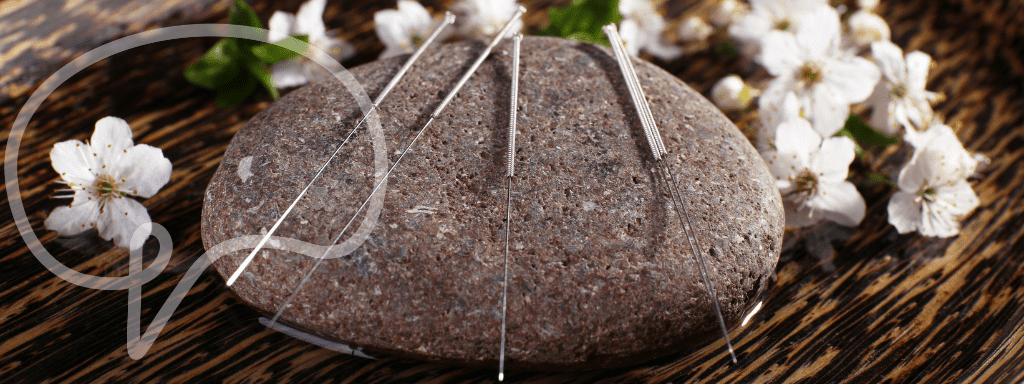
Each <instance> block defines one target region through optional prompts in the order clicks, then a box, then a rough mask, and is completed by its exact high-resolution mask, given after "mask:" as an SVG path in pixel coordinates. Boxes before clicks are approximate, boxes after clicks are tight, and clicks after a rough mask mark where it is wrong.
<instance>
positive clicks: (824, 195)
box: [807, 181, 867, 227]
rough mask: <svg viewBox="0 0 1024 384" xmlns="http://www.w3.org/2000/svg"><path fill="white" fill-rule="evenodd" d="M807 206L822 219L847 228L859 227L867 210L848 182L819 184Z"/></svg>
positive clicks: (861, 198)
mask: <svg viewBox="0 0 1024 384" xmlns="http://www.w3.org/2000/svg"><path fill="white" fill-rule="evenodd" d="M807 205H808V206H810V207H811V208H812V209H813V210H814V212H815V215H820V216H821V218H822V219H825V220H828V221H831V222H833V223H836V224H839V225H842V226H847V227H856V226H858V225H860V222H861V221H862V220H864V213H865V212H866V210H867V205H866V204H865V203H864V197H863V196H861V195H860V192H858V191H857V187H855V186H854V185H853V183H851V182H849V181H843V182H841V183H826V182H819V183H818V193H817V194H816V195H815V196H814V198H813V199H811V200H810V201H808V202H807Z"/></svg>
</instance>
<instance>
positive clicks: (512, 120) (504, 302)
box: [498, 33, 523, 381]
mask: <svg viewBox="0 0 1024 384" xmlns="http://www.w3.org/2000/svg"><path fill="white" fill-rule="evenodd" d="M522 41H523V34H522V33H519V34H516V37H515V39H514V40H513V42H514V44H513V45H512V96H511V100H512V102H511V103H510V104H511V106H509V110H508V152H507V154H506V164H507V166H508V169H507V170H508V172H507V174H506V177H508V189H507V191H508V193H507V194H506V195H505V281H504V282H503V283H502V284H501V355H500V356H499V357H498V381H504V380H505V319H506V316H505V314H506V313H507V310H508V238H509V235H510V233H511V232H512V177H513V176H515V173H516V107H517V104H518V101H519V45H520V43H521V42H522Z"/></svg>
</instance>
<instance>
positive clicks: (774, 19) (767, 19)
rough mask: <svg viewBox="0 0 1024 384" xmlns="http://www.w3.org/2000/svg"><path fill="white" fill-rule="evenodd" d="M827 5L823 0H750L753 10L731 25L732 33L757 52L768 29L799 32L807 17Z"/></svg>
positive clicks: (749, 51) (745, 45) (749, 50)
mask: <svg viewBox="0 0 1024 384" xmlns="http://www.w3.org/2000/svg"><path fill="white" fill-rule="evenodd" d="M822 7H825V8H828V5H827V4H825V1H824V0H781V1H780V0H751V2H750V12H747V13H746V14H744V15H743V17H742V18H740V19H739V20H737V21H736V23H733V24H732V25H730V26H729V35H730V36H732V37H733V38H735V39H736V40H738V41H739V42H740V43H742V44H743V46H744V47H745V49H744V50H745V51H747V52H748V53H752V54H757V52H759V51H760V46H761V39H763V38H764V37H765V36H766V35H767V34H768V32H769V31H783V32H793V31H796V30H797V29H798V28H799V27H800V25H801V24H802V23H803V21H804V19H806V18H807V17H808V16H810V15H813V14H814V13H815V12H817V11H820V8H822Z"/></svg>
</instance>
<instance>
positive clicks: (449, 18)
mask: <svg viewBox="0 0 1024 384" xmlns="http://www.w3.org/2000/svg"><path fill="white" fill-rule="evenodd" d="M453 23H455V15H453V14H451V12H445V15H444V20H443V21H442V22H441V24H440V25H438V26H437V28H434V32H432V33H431V34H430V37H428V38H427V40H425V41H424V42H423V44H421V45H420V47H419V48H417V49H416V52H413V54H412V56H409V58H408V59H406V60H405V64H403V65H402V68H400V69H399V70H398V73H397V74H395V76H394V77H392V78H391V81H390V82H388V84H387V85H386V86H385V87H384V90H383V91H381V92H380V94H379V95H377V99H376V100H374V101H373V105H372V106H371V107H370V110H368V111H366V113H365V114H363V117H362V118H361V119H359V122H358V123H356V126H355V127H353V128H352V130H351V131H349V133H348V135H347V136H345V140H343V141H342V142H341V144H340V145H338V147H337V148H335V149H334V153H332V154H331V157H329V158H328V159H327V161H325V162H324V164H323V165H321V166H320V169H319V170H317V171H316V174H315V175H313V179H312V180H310V181H309V184H306V187H305V188H303V189H302V192H299V196H298V197H296V198H295V200H294V201H292V203H291V205H289V206H288V209H285V210H284V214H282V215H281V217H280V218H278V219H277V222H275V223H274V225H273V226H272V227H270V230H269V231H267V234H266V235H263V238H262V239H260V242H259V243H257V244H256V248H253V250H252V252H250V253H249V256H246V258H245V260H243V261H242V264H241V265H239V266H238V269H236V270H235V273H233V274H231V277H230V278H228V282H227V284H228V286H229V287H230V286H231V285H232V284H234V283H235V280H238V277H239V276H241V275H242V272H243V271H245V268H246V267H248V266H249V263H251V262H252V259H253V257H255V256H256V253H257V252H259V251H260V249H263V246H264V245H266V244H267V241H268V240H270V237H271V236H273V235H274V232H276V231H277V227H280V226H281V223H282V222H284V219H285V218H286V217H288V214H289V213H291V212H292V209H293V208H295V205H296V204H298V202H299V200H302V197H303V196H305V195H306V192H307V191H309V187H311V186H313V183H315V182H316V181H317V179H319V178H320V175H321V174H323V172H324V170H325V169H327V165H328V164H330V163H331V161H333V160H334V158H335V157H337V156H338V153H339V152H341V148H342V147H344V146H345V143H348V140H349V139H350V138H352V135H353V134H355V133H356V130H357V129H359V126H361V125H363V122H364V121H366V118H367V117H369V116H370V114H371V113H373V112H375V111H376V110H377V107H378V106H380V103H381V102H382V101H384V97H386V96H387V95H388V93H391V89H393V88H394V87H395V85H397V84H398V81H399V80H401V79H402V77H403V76H405V73H406V72H408V71H409V68H410V67H412V64H413V63H415V62H416V60H417V59H419V58H420V55H422V54H423V52H424V51H426V50H427V46H429V45H430V43H432V42H433V41H434V39H436V38H437V36H439V35H440V34H441V31H442V30H444V29H445V27H447V26H449V25H452V24H453Z"/></svg>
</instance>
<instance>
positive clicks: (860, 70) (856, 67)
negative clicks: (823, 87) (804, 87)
mask: <svg viewBox="0 0 1024 384" xmlns="http://www.w3.org/2000/svg"><path fill="white" fill-rule="evenodd" d="M823 71H824V72H825V74H824V76H823V77H822V82H823V83H826V84H828V85H829V86H830V87H831V88H832V91H833V92H835V93H837V94H839V95H842V97H843V98H844V99H845V101H846V102H847V103H859V102H861V101H864V100H865V99H867V98H868V96H871V92H872V91H874V90H875V84H878V79H879V78H880V77H881V74H880V73H879V71H878V66H877V65H875V63H872V62H871V61H870V60H867V59H864V58H862V57H846V58H844V59H843V60H831V61H828V62H827V64H826V65H825V68H823Z"/></svg>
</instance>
